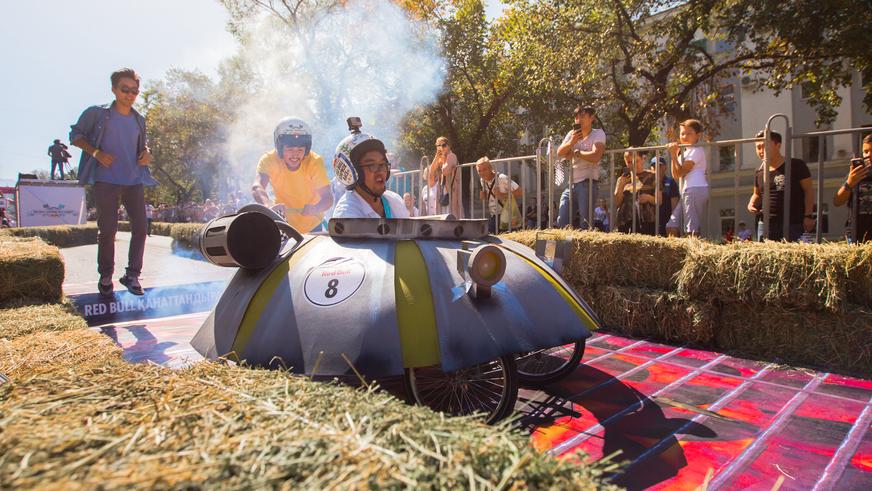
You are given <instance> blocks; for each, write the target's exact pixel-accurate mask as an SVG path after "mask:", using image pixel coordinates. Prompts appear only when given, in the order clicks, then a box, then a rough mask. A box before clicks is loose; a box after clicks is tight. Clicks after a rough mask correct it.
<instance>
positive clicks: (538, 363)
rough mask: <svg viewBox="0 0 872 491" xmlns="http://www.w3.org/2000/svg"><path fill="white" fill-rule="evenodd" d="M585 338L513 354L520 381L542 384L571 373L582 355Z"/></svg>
mask: <svg viewBox="0 0 872 491" xmlns="http://www.w3.org/2000/svg"><path fill="white" fill-rule="evenodd" d="M584 346H585V340H584V339H582V340H581V341H576V342H574V343H569V344H566V345H562V346H555V347H554V348H546V349H542V350H536V351H531V352H529V353H521V354H518V355H515V366H517V367H518V378H519V379H520V380H521V382H522V383H525V384H531V385H543V384H548V383H551V382H556V381H558V380H560V379H562V378H563V377H565V376H567V375H569V374H570V373H572V371H573V370H575V367H577V366H578V364H579V362H580V361H581V357H582V356H584Z"/></svg>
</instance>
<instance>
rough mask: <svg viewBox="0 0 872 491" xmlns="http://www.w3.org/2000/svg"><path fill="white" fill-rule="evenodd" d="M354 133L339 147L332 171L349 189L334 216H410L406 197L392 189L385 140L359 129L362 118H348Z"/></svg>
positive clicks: (338, 204)
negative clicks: (388, 184) (387, 185)
mask: <svg viewBox="0 0 872 491" xmlns="http://www.w3.org/2000/svg"><path fill="white" fill-rule="evenodd" d="M348 126H349V129H350V130H351V135H349V136H347V137H345V139H343V140H342V141H341V142H339V145H338V146H337V147H336V155H335V156H334V157H333V172H334V173H335V174H336V177H337V178H338V179H339V181H340V182H341V183H342V184H344V185H345V188H346V189H347V191H345V194H343V195H342V197H341V198H339V201H338V202H337V203H336V208H334V210H333V218H409V210H408V209H407V208H406V205H405V203H404V202H403V198H401V197H400V195H398V194H397V193H395V192H393V191H389V190H388V189H387V188H386V183H387V181H388V178H389V177H390V175H391V163H390V161H388V157H387V150H386V149H385V145H384V143H382V142H381V140H378V139H377V138H376V137H374V136H372V135H369V134H367V133H362V132H361V131H360V119H359V118H349V119H348Z"/></svg>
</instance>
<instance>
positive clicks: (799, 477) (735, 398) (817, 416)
mask: <svg viewBox="0 0 872 491" xmlns="http://www.w3.org/2000/svg"><path fill="white" fill-rule="evenodd" d="M118 248H119V249H123V251H124V252H126V244H123V243H122V244H119V247H118ZM94 249H96V248H94ZM152 251H154V250H153V249H152ZM157 252H158V253H160V252H161V251H159V250H158V251H157ZM81 253H82V254H85V251H81ZM90 254H91V253H88V255H90ZM92 254H93V255H91V257H94V256H96V251H95V250H94V251H93V253H92ZM66 256H67V254H65V257H66ZM163 260H167V261H172V260H170V259H163ZM147 262H148V261H147ZM198 263H199V262H198ZM199 264H200V265H202V264H203V263H199ZM174 267H179V266H178V265H175V266H174ZM203 267H204V266H203ZM203 267H201V268H195V270H192V271H195V272H192V273H189V274H187V275H186V277H187V278H188V279H189V280H192V281H198V280H209V281H215V280H216V279H219V278H220V277H221V274H224V273H223V272H222V271H219V272H215V271H211V270H208V269H202V268H203ZM223 271H227V270H223ZM116 276H118V275H116ZM68 277H69V278H70V280H69V281H70V282H71V286H72V285H84V284H86V283H87V282H88V278H79V279H78V280H77V279H76V277H75V276H72V277H71V276H69V275H68ZM92 281H93V280H92ZM163 281H164V279H163V278H162V277H161V275H160V274H157V275H155V276H154V277H153V279H152V280H150V283H151V284H150V285H146V286H151V287H153V291H155V292H157V291H159V289H160V288H161V283H162V282H163ZM170 283H172V281H170ZM176 283H178V282H177V281H176ZM90 285H91V286H90V287H89V286H80V287H78V288H79V289H78V290H76V288H73V289H72V290H73V291H78V292H79V293H86V292H87V291H88V290H89V289H90V290H93V289H94V284H93V283H90ZM150 294H151V293H149V295H150ZM147 296H148V295H147ZM206 316H207V313H205V312H198V313H190V314H184V315H176V316H172V317H160V318H151V319H148V318H143V319H134V320H128V321H124V322H113V323H110V324H105V325H102V326H95V327H94V329H96V330H99V331H100V332H103V333H105V334H106V335H108V336H111V337H112V338H113V339H114V340H115V341H116V342H117V343H118V344H119V345H120V346H121V347H122V348H123V350H124V357H125V359H127V360H129V361H131V362H136V363H157V364H161V365H165V366H168V367H172V368H180V367H184V366H186V365H188V364H190V363H195V362H197V361H199V360H201V359H202V358H201V357H200V355H199V354H198V353H196V352H195V351H194V350H193V349H192V348H191V347H190V345H189V344H188V342H189V341H190V339H191V337H192V336H193V335H194V333H196V331H197V329H198V328H199V326H200V324H201V323H202V322H203V320H204V319H205V318H206ZM385 385H390V384H385ZM516 409H517V410H519V411H520V412H521V413H522V414H523V417H522V419H521V424H523V425H524V426H525V427H526V428H527V429H528V430H529V431H530V435H531V442H532V444H533V445H534V446H535V447H536V448H537V449H539V450H541V451H544V452H549V453H550V454H552V455H554V456H555V457H556V458H561V459H578V458H580V457H579V456H578V455H576V454H575V452H576V451H578V450H580V451H583V452H585V453H586V454H587V455H588V457H587V458H590V459H598V458H600V457H603V456H606V455H610V454H613V453H615V452H620V454H619V456H618V457H616V460H623V461H626V462H628V463H629V464H628V466H627V467H625V470H624V472H623V473H622V474H620V475H619V476H617V477H616V479H617V482H618V483H620V484H621V485H623V486H626V487H628V488H630V489H646V488H647V489H662V488H668V489H695V488H697V487H698V486H700V485H701V484H702V483H703V482H704V481H705V479H706V477H707V475H710V484H709V489H765V490H769V489H772V488H773V486H774V485H775V484H776V482H777V481H779V480H782V484H781V489H803V490H806V489H837V490H848V489H857V490H861V489H863V490H865V489H872V427H870V424H872V381H870V380H862V379H855V378H850V377H843V376H840V375H835V374H827V373H820V372H813V371H809V370H784V369H780V368H777V367H775V366H773V365H771V364H767V363H763V362H757V361H750V360H743V359H739V358H733V357H730V356H727V355H724V354H721V353H717V352H711V351H701V350H692V349H685V348H682V347H675V346H668V345H663V344H658V343H653V342H649V341H645V340H636V339H629V338H624V337H620V336H617V335H612V334H609V333H598V334H595V335H594V337H593V338H591V339H590V340H588V345H587V349H586V351H585V355H584V358H583V360H582V364H580V365H579V367H578V368H577V369H576V370H575V371H574V372H573V373H572V374H571V375H570V376H569V377H567V378H566V379H564V380H563V381H561V382H559V383H556V384H552V385H549V386H547V387H544V388H543V390H535V389H522V390H521V393H520V398H519V403H518V406H517V407H516Z"/></svg>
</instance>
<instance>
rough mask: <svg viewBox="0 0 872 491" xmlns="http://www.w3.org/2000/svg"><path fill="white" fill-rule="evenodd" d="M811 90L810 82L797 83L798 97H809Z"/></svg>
mask: <svg viewBox="0 0 872 491" xmlns="http://www.w3.org/2000/svg"><path fill="white" fill-rule="evenodd" d="M811 91H812V86H811V84H810V83H808V82H803V83H801V84H799V97H801V98H802V99H803V100H805V99H808V98H809V97H811Z"/></svg>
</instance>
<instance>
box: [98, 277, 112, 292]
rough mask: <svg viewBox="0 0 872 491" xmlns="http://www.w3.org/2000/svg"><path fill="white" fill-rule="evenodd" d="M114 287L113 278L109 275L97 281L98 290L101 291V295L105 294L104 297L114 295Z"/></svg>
mask: <svg viewBox="0 0 872 491" xmlns="http://www.w3.org/2000/svg"><path fill="white" fill-rule="evenodd" d="M114 289H115V288H114V286H113V285H112V279H111V278H109V277H106V278H100V281H98V282H97V291H99V292H100V295H103V296H104V297H108V296H110V295H112V290H114Z"/></svg>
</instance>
